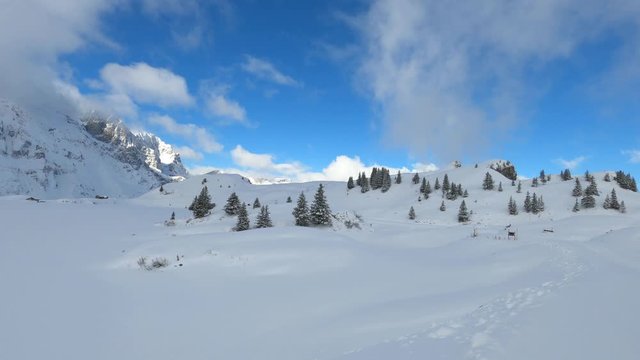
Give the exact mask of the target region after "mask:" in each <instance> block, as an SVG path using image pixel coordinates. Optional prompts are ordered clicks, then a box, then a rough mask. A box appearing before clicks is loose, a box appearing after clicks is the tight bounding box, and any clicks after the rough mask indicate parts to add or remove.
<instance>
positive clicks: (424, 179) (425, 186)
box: [420, 178, 427, 194]
mask: <svg viewBox="0 0 640 360" xmlns="http://www.w3.org/2000/svg"><path fill="white" fill-rule="evenodd" d="M426 189H427V179H426V178H422V184H421V185H420V193H421V194H424V192H425V190H426Z"/></svg>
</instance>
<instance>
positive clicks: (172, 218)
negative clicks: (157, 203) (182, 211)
mask: <svg viewBox="0 0 640 360" xmlns="http://www.w3.org/2000/svg"><path fill="white" fill-rule="evenodd" d="M175 219H176V212H175V211H174V212H172V213H171V219H170V220H175Z"/></svg>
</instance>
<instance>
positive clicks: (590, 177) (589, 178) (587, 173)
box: [584, 170, 593, 182]
mask: <svg viewBox="0 0 640 360" xmlns="http://www.w3.org/2000/svg"><path fill="white" fill-rule="evenodd" d="M584 179H585V180H586V181H589V182H593V175H591V174H590V173H589V170H587V171H585V172H584Z"/></svg>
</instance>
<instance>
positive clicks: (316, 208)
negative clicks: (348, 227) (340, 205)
mask: <svg viewBox="0 0 640 360" xmlns="http://www.w3.org/2000/svg"><path fill="white" fill-rule="evenodd" d="M292 215H293V217H294V218H295V221H296V226H310V225H317V226H322V225H331V208H330V207H329V203H328V202H327V197H326V196H325V194H324V187H323V186H322V184H320V185H319V186H318V190H317V191H316V194H315V196H314V198H313V203H311V206H310V207H309V205H307V199H306V197H305V196H304V192H301V193H300V196H299V197H298V203H297V204H296V207H295V208H294V209H293V212H292Z"/></svg>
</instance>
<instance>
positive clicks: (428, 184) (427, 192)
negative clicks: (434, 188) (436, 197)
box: [424, 181, 431, 195]
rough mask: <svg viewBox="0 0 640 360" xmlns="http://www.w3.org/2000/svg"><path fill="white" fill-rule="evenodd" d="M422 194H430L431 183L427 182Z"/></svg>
mask: <svg viewBox="0 0 640 360" xmlns="http://www.w3.org/2000/svg"><path fill="white" fill-rule="evenodd" d="M424 193H425V194H427V195H429V194H431V183H430V182H429V181H427V185H425V187H424Z"/></svg>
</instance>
